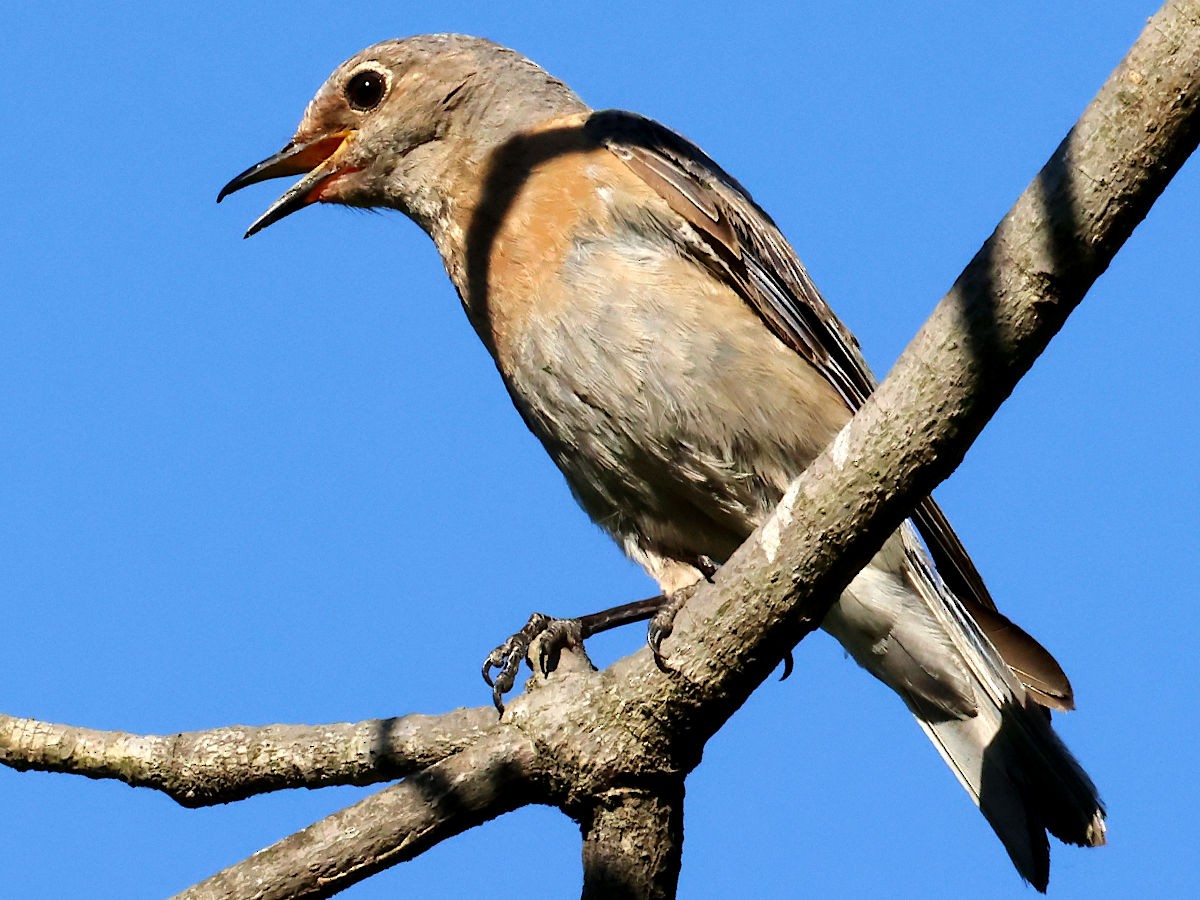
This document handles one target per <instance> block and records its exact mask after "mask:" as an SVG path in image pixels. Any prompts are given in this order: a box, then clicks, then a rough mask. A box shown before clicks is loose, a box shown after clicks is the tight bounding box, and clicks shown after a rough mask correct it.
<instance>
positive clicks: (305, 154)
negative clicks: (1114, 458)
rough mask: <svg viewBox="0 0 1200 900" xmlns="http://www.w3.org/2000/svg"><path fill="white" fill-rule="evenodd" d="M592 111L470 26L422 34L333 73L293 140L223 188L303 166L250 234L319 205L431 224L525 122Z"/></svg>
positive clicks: (379, 47) (371, 51) (224, 192)
mask: <svg viewBox="0 0 1200 900" xmlns="http://www.w3.org/2000/svg"><path fill="white" fill-rule="evenodd" d="M583 109H586V107H585V106H584V105H583V103H582V101H580V100H579V98H578V97H576V96H575V95H574V94H573V93H572V92H571V91H570V89H569V88H567V87H566V86H565V85H563V84H562V83H561V82H559V81H557V80H555V79H554V78H552V77H551V76H549V75H548V74H546V72H545V71H544V70H542V69H541V68H540V67H538V66H537V65H536V64H534V63H532V62H530V61H529V60H527V59H525V58H524V57H523V56H521V55H519V54H517V53H516V52H514V51H512V50H509V49H507V48H505V47H501V46H500V45H498V44H495V43H492V42H491V41H488V40H484V39H482V38H474V37H468V36H466V35H455V34H437V35H421V36H418V37H411V38H405V39H403V40H394V41H385V42H383V43H380V44H376V45H374V46H373V47H368V48H367V49H366V50H363V51H362V52H361V53H358V54H357V55H355V56H353V57H352V58H350V59H348V60H347V61H346V62H344V63H342V64H341V65H340V66H338V67H337V69H336V70H334V72H333V74H332V75H330V76H329V78H328V80H326V82H325V84H323V85H322V86H321V88H320V90H318V91H317V94H316V96H315V97H313V99H312V100H311V101H310V102H309V104H308V108H307V109H306V110H305V112H304V117H303V119H302V120H301V122H300V126H299V127H298V128H297V129H296V133H295V135H294V136H293V137H292V140H291V141H290V142H289V143H288V144H287V146H286V147H284V148H283V149H282V150H280V151H279V152H278V153H276V154H274V155H273V156H269V157H267V158H266V159H264V160H263V161H262V162H260V163H256V164H255V165H253V166H251V167H250V168H248V169H246V171H244V172H242V173H241V174H240V175H238V176H237V177H236V178H234V179H233V180H232V181H230V182H229V183H228V184H227V185H225V187H223V188H222V189H221V192H220V194H218V195H217V202H220V201H221V200H222V199H224V198H225V197H226V196H228V195H229V194H232V193H234V192H235V191H239V190H241V189H242V188H244V187H247V186H249V185H252V184H256V183H258V182H260V181H266V180H268V179H271V178H282V177H285V176H291V175H302V176H303V177H302V178H301V179H300V180H299V181H297V182H296V183H295V184H294V185H292V187H291V188H290V189H288V190H287V191H286V192H285V193H284V194H283V195H282V196H281V197H280V198H279V199H278V200H276V201H275V202H274V203H273V204H271V206H270V207H268V209H267V210H266V212H264V213H263V214H262V215H261V216H259V217H258V219H257V220H255V222H254V223H253V224H252V225H251V226H250V228H249V229H248V230H247V231H246V237H249V236H250V235H252V234H254V233H255V232H258V231H261V230H262V229H264V228H266V227H267V226H268V225H271V224H273V223H275V222H278V221H279V220H280V219H282V218H284V217H285V216H288V215H290V214H291V213H293V212H295V211H296V210H298V209H301V208H303V207H305V206H308V205H309V204H312V203H340V204H343V205H347V206H361V207H376V206H387V207H392V208H395V209H399V210H401V211H403V212H405V213H407V214H408V215H410V216H412V217H413V218H414V219H416V220H417V221H418V222H419V223H421V224H426V225H427V224H428V222H429V220H431V219H432V218H434V217H435V216H436V215H437V214H438V212H439V210H440V209H441V207H442V206H443V205H444V202H445V197H446V194H447V191H448V190H449V189H450V188H451V184H450V183H451V182H452V181H453V180H454V174H455V173H456V172H461V171H469V170H470V168H471V167H472V166H473V165H474V164H476V163H477V162H478V161H479V159H480V158H481V157H482V155H483V153H484V152H486V150H487V149H488V148H489V147H492V146H495V145H496V144H498V143H501V142H503V141H504V140H505V139H507V138H508V137H509V136H511V135H512V134H513V133H515V132H516V131H518V130H520V129H521V128H522V127H526V126H528V125H530V124H533V123H536V122H538V121H542V120H545V119H549V118H553V117H554V116H556V115H562V114H565V113H568V112H576V111H579V110H583Z"/></svg>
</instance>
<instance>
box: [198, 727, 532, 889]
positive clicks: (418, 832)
mask: <svg viewBox="0 0 1200 900" xmlns="http://www.w3.org/2000/svg"><path fill="white" fill-rule="evenodd" d="M535 760H536V754H535V753H534V750H533V747H532V745H531V744H529V742H528V741H525V740H523V739H521V738H520V736H519V735H517V734H516V733H515V732H514V731H512V730H511V729H510V730H508V731H507V732H506V733H505V734H503V735H500V734H492V735H489V736H488V737H486V738H483V739H482V740H480V741H479V742H478V743H476V744H475V745H474V746H473V747H470V748H468V749H466V750H464V751H462V752H461V753H458V754H455V755H454V756H451V757H449V758H448V759H444V760H442V761H441V762H439V763H436V764H435V765H432V766H430V767H429V768H427V769H425V770H424V771H422V772H420V773H418V774H417V775H414V776H413V777H411V778H409V779H408V780H406V781H402V782H400V783H399V784H395V785H392V786H391V787H388V788H384V789H383V790H381V791H380V792H379V793H377V794H374V795H373V796H370V797H368V798H366V799H365V800H361V801H359V802H358V803H356V804H354V805H353V806H349V807H347V808H346V809H343V810H341V811H339V812H336V813H334V814H333V815H331V816H328V817H326V818H324V819H322V820H321V821H319V822H315V823H313V824H312V825H309V826H308V827H307V828H305V829H303V830H302V831H298V832H296V833H295V834H293V835H291V836H290V837H287V838H284V839H283V840H282V841H279V842H278V843H276V844H273V845H272V846H270V847H268V848H266V849H265V850H260V851H258V852H257V853H255V854H254V855H253V856H251V857H249V858H248V859H245V860H243V861H242V862H240V863H238V864H237V865H235V866H231V867H230V868H228V869H225V870H224V871H222V872H218V873H217V874H216V875H213V876H212V877H211V878H207V879H205V880H204V881H202V882H200V883H199V884H197V885H194V886H192V887H190V888H188V889H187V890H186V891H183V892H182V893H180V894H178V895H177V900H231V898H251V897H252V898H255V900H291V898H294V897H305V898H317V897H331V896H333V895H334V894H336V893H338V892H339V891H342V890H345V889H346V888H348V887H349V886H350V885H352V884H355V883H357V882H359V881H362V880H363V879H364V878H367V877H369V876H370V875H373V874H374V873H375V872H378V871H380V870H382V869H386V868H388V867H389V866H393V865H395V864H396V863H399V862H404V861H405V860H407V859H412V858H413V857H414V856H418V855H419V854H421V853H423V852H424V851H425V850H427V849H429V848H430V847H432V846H434V845H435V844H437V843H439V842H440V841H443V840H445V839H446V838H449V837H453V836H454V835H456V834H460V833H461V832H463V831H466V830H467V829H468V828H473V827H475V826H476V825H479V824H482V823H483V822H486V821H488V820H489V819H494V818H495V817H496V816H498V815H501V814H502V813H505V812H509V811H510V810H513V809H517V808H519V807H521V806H525V805H527V804H529V803H536V802H538V797H537V794H536V791H531V786H533V784H534V782H533V781H532V779H531V776H532V774H533V773H534V764H535Z"/></svg>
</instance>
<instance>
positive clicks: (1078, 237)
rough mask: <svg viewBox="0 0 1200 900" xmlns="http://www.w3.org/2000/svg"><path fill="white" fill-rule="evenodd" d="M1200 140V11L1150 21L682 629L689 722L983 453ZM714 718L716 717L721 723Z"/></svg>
mask: <svg viewBox="0 0 1200 900" xmlns="http://www.w3.org/2000/svg"><path fill="white" fill-rule="evenodd" d="M1198 141H1200V2H1197V0H1174V2H1169V3H1167V4H1166V5H1165V6H1164V7H1163V8H1162V9H1161V10H1160V11H1159V13H1158V14H1157V15H1155V16H1154V17H1153V18H1152V19H1151V20H1150V22H1149V24H1148V25H1147V26H1146V28H1145V30H1144V31H1143V32H1142V34H1141V36H1140V37H1139V38H1138V40H1137V42H1136V43H1135V44H1134V46H1133V47H1132V49H1131V50H1130V52H1129V54H1128V55H1127V56H1126V58H1125V59H1124V60H1123V61H1122V62H1121V64H1120V65H1119V66H1118V67H1117V68H1116V70H1115V71H1114V72H1113V73H1112V74H1111V75H1110V76H1109V78H1108V80H1107V81H1106V82H1105V84H1104V86H1103V87H1102V88H1101V89H1100V91H1099V93H1098V94H1097V95H1096V97H1095V98H1094V99H1093V100H1092V102H1091V103H1090V104H1089V105H1088V107H1087V109H1086V110H1085V111H1084V113H1083V115H1082V116H1081V117H1080V119H1079V121H1078V122H1077V123H1076V124H1075V126H1074V127H1073V128H1072V129H1071V131H1070V133H1069V134H1068V135H1067V137H1066V138H1065V139H1064V140H1063V142H1062V144H1061V145H1060V146H1059V147H1058V149H1057V150H1056V151H1055V153H1054V155H1053V156H1052V157H1051V158H1050V160H1049V162H1047V163H1046V165H1045V166H1044V167H1043V169H1042V171H1041V172H1040V173H1039V174H1038V176H1037V177H1036V178H1035V179H1034V181H1033V183H1032V184H1030V186H1029V187H1028V188H1027V189H1026V190H1025V191H1024V193H1023V194H1022V195H1021V196H1020V198H1019V199H1018V200H1017V202H1016V203H1015V204H1014V205H1013V207H1012V209H1011V210H1010V211H1009V212H1008V214H1007V215H1005V217H1004V219H1003V220H1002V221H1001V222H1000V224H999V225H998V226H997V228H996V230H995V232H994V233H993V234H992V235H991V237H989V238H988V240H987V242H986V243H985V244H984V246H983V247H982V248H981V249H980V250H979V252H978V253H977V254H976V255H975V258H974V259H972V260H971V262H970V264H969V265H968V266H967V268H966V269H965V270H964V271H963V273H962V274H961V275H960V276H959V278H958V280H957V281H956V282H955V283H954V286H953V287H952V288H951V290H950V292H949V293H948V294H947V295H946V296H945V297H944V298H943V299H942V301H941V303H940V304H939V305H938V307H937V309H936V310H935V311H934V313H933V315H932V316H931V317H930V319H929V320H928V321H927V322H926V323H925V325H924V326H923V327H922V328H921V330H920V331H919V332H918V334H917V335H916V337H915V338H914V339H913V341H912V343H911V344H910V345H909V347H908V348H907V349H906V350H905V352H904V353H903V355H902V356H901V358H900V359H899V361H897V363H896V365H895V367H894V368H893V369H892V371H891V373H890V374H889V375H888V377H887V378H886V380H885V381H884V382H883V384H881V385H880V387H879V388H878V390H876V391H875V393H874V394H873V395H872V396H871V397H870V398H869V400H868V401H867V403H866V404H865V405H864V406H863V408H862V409H861V410H860V411H859V413H858V414H857V415H856V416H855V417H854V419H853V420H852V421H851V422H850V423H849V424H848V425H847V426H846V427H845V428H844V429H843V430H842V432H841V433H840V434H839V435H838V436H837V438H836V439H835V440H834V442H833V444H832V445H831V446H830V447H828V448H827V449H826V450H825V452H823V453H822V454H821V456H820V457H819V458H818V459H817V460H816V461H815V462H814V463H813V464H812V465H811V466H810V467H809V468H808V469H807V470H806V471H805V472H804V474H803V475H802V476H801V478H799V479H798V480H797V481H796V482H795V483H794V484H793V485H792V487H791V489H790V490H789V491H788V492H787V495H786V496H785V498H784V500H783V502H782V503H781V504H780V506H779V508H778V509H777V510H776V512H775V514H774V515H773V516H772V518H771V519H770V520H769V521H768V522H767V523H766V525H764V527H763V528H762V529H760V530H759V532H758V533H756V535H755V536H753V537H752V538H751V539H750V540H749V541H747V542H746V544H744V545H743V546H742V548H741V549H740V550H739V551H738V552H737V553H736V554H735V555H734V557H733V558H732V559H731V560H730V561H729V562H728V563H726V565H725V566H724V567H723V568H722V570H721V573H720V575H719V576H718V578H717V585H716V586H712V587H706V588H705V589H702V590H701V591H700V592H699V593H698V594H697V596H696V597H695V598H693V600H692V601H690V602H689V604H688V606H687V607H685V608H684V611H683V613H681V615H680V617H679V620H678V621H677V627H676V634H677V635H680V636H681V638H682V640H680V642H679V645H678V646H677V648H675V649H674V650H673V655H672V663H673V664H674V665H675V666H676V667H677V668H678V670H679V672H680V675H681V676H682V677H683V678H685V679H686V680H687V682H688V684H689V689H688V690H687V691H686V692H683V691H681V692H679V694H678V695H677V696H676V698H674V699H673V700H672V701H671V702H672V703H673V704H677V705H676V706H675V709H674V714H675V715H677V716H680V717H682V718H684V719H688V720H691V719H695V718H698V719H701V720H708V721H707V724H706V725H705V726H703V728H704V731H709V730H710V729H715V728H718V727H720V724H721V723H722V722H723V721H724V720H725V718H727V717H728V715H730V714H732V712H733V711H734V710H735V709H737V707H738V706H740V705H741V703H742V702H744V700H745V698H746V697H747V696H748V695H749V692H750V691H752V690H753V689H754V688H755V687H757V685H758V684H760V683H761V682H762V681H763V680H764V679H765V678H766V677H767V676H768V675H769V674H770V672H771V670H772V669H773V668H774V667H775V666H776V665H777V663H778V661H779V659H780V658H781V657H782V656H783V654H784V652H785V651H786V650H787V649H788V648H789V647H791V646H793V645H794V644H795V643H796V642H797V641H798V640H800V639H801V638H802V637H803V636H804V635H805V634H807V633H808V632H809V631H811V630H813V629H814V628H816V626H817V624H818V623H819V622H820V621H821V619H822V618H823V617H824V615H825V613H826V612H827V611H828V609H829V607H830V605H831V604H832V601H833V600H834V598H836V597H837V596H838V593H839V592H840V590H841V589H842V588H843V587H845V585H846V584H848V583H849V582H850V580H851V579H852V578H853V576H854V575H855V574H856V573H857V572H858V571H859V570H860V569H861V568H862V566H863V565H864V564H865V562H866V561H867V560H868V559H869V558H870V557H871V555H872V554H873V553H874V552H875V551H876V550H877V549H878V548H879V547H880V546H881V545H882V544H883V541H884V540H885V538H886V537H887V535H889V534H890V533H891V532H892V531H894V530H895V529H896V528H897V527H898V526H899V525H900V523H901V522H902V521H903V519H904V518H905V517H906V516H907V515H908V514H909V512H910V511H911V510H912V509H913V507H914V506H915V504H916V502H917V501H918V500H919V499H920V498H921V497H924V496H926V495H927V494H928V493H929V492H930V491H931V490H932V489H933V488H934V486H935V485H937V484H938V483H939V482H941V481H942V480H944V479H945V478H946V477H947V476H948V475H949V474H950V473H951V472H952V471H953V470H954V468H955V467H956V466H957V465H958V464H959V463H960V462H961V461H962V459H963V456H964V455H965V454H966V451H967V449H968V448H969V447H970V445H971V443H972V441H974V439H975V438H976V437H977V436H978V434H979V433H980V431H982V429H983V427H984V425H985V424H986V423H987V422H988V420H989V419H990V418H991V417H992V416H993V415H994V414H995V412H996V411H997V410H998V409H999V407H1000V404H1001V403H1002V402H1003V401H1004V400H1005V399H1006V398H1007V397H1008V395H1009V394H1010V393H1011V392H1012V390H1013V388H1014V387H1015V386H1016V384H1017V382H1018V381H1019V380H1020V378H1021V377H1022V376H1023V375H1024V374H1025V373H1026V372H1027V371H1028V370H1029V368H1030V366H1032V364H1033V362H1034V360H1035V359H1036V358H1037V357H1038V356H1039V355H1040V354H1041V352H1042V351H1043V350H1044V349H1045V347H1046V345H1047V344H1048V343H1049V342H1050V340H1051V338H1053V337H1054V335H1055V334H1056V333H1057V332H1058V330H1059V328H1061V327H1062V325H1063V323H1064V322H1065V320H1066V318H1067V316H1068V315H1069V314H1070V312H1071V311H1072V310H1073V309H1074V308H1075V307H1076V306H1077V305H1078V304H1079V302H1080V301H1081V300H1082V299H1083V296H1084V294H1085V293H1086V292H1087V290H1088V289H1089V288H1090V287H1091V285H1092V283H1093V282H1094V281H1095V280H1096V279H1097V278H1098V277H1099V276H1100V275H1101V274H1102V273H1103V272H1104V270H1105V269H1106V268H1107V267H1108V264H1109V262H1110V261H1111V260H1112V258H1113V256H1114V255H1115V254H1116V252H1117V250H1118V249H1119V248H1120V247H1121V245H1122V244H1123V243H1124V242H1125V240H1126V239H1127V238H1128V237H1129V236H1130V234H1131V233H1132V231H1133V229H1134V227H1135V226H1136V225H1137V224H1138V222H1140V221H1141V220H1142V218H1144V216H1145V215H1146V213H1147V211H1148V210H1149V209H1150V207H1151V205H1152V204H1153V203H1154V201H1155V200H1156V199H1157V198H1158V196H1159V194H1161V193H1162V191H1163V190H1164V188H1165V187H1166V186H1167V184H1168V183H1169V182H1170V180H1171V178H1172V177H1173V176H1174V175H1175V173H1176V172H1177V171H1178V170H1179V168H1180V166H1181V165H1182V164H1183V162H1184V160H1186V159H1187V158H1188V156H1189V155H1190V154H1191V153H1192V151H1193V150H1194V149H1195V148H1196V145H1197V142H1198ZM712 716H715V719H709V717H712Z"/></svg>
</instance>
